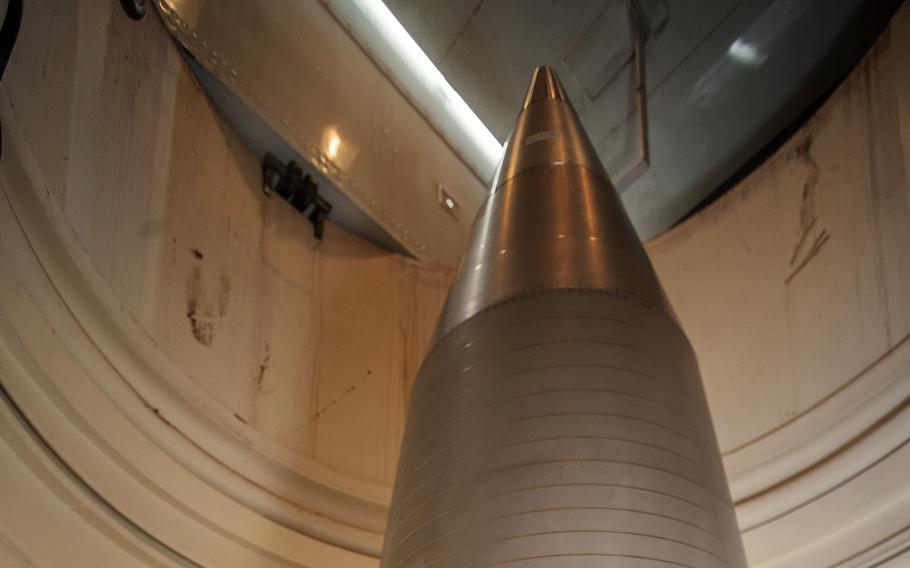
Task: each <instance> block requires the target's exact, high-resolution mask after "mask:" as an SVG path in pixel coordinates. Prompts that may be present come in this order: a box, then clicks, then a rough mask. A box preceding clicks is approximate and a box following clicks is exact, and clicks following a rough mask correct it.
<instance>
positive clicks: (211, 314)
mask: <svg viewBox="0 0 910 568" xmlns="http://www.w3.org/2000/svg"><path fill="white" fill-rule="evenodd" d="M190 252H191V253H192V255H193V266H192V267H191V268H190V271H189V273H188V274H187V276H186V318H187V319H188V320H189V322H190V332H191V333H192V334H193V338H194V339H195V340H196V341H197V342H198V343H199V344H201V345H205V346H206V347H208V346H210V345H211V344H212V341H213V340H214V338H215V324H216V323H217V322H218V321H220V320H221V318H223V317H224V316H225V314H227V309H228V304H229V302H230V298H231V279H230V277H229V276H228V275H227V274H226V273H224V272H221V274H220V275H219V277H218V288H217V292H216V294H215V299H214V303H213V302H212V301H211V300H210V299H209V296H208V294H207V292H206V290H205V286H204V285H203V278H202V261H203V259H204V258H205V257H204V255H203V254H202V252H201V251H199V250H198V249H195V248H194V249H190Z"/></svg>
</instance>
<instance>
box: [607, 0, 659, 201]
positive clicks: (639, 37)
mask: <svg viewBox="0 0 910 568" xmlns="http://www.w3.org/2000/svg"><path fill="white" fill-rule="evenodd" d="M626 8H627V9H628V10H629V27H630V28H631V29H632V42H633V43H634V45H633V49H634V51H635V55H634V57H635V100H636V106H637V107H638V161H637V162H635V163H634V164H633V165H632V166H631V167H630V168H629V169H627V170H626V171H624V172H623V173H622V174H621V175H620V176H619V179H617V181H616V189H617V191H619V192H622V191H625V190H626V189H628V188H629V186H631V185H632V184H633V183H635V181H636V180H638V178H640V177H641V176H642V174H644V173H645V172H646V171H648V168H649V167H651V147H650V142H649V140H648V89H647V83H646V79H647V78H646V75H645V43H646V42H647V41H648V36H649V34H650V30H651V24H650V22H649V21H648V15H647V14H645V11H644V10H643V9H642V7H641V4H639V3H638V0H626Z"/></svg>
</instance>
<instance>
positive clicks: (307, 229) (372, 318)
mask: <svg viewBox="0 0 910 568" xmlns="http://www.w3.org/2000/svg"><path fill="white" fill-rule="evenodd" d="M0 113H2V119H3V136H4V140H3V157H2V161H0V168H2V170H0V183H2V187H3V192H2V197H0V211H2V222H0V275H2V277H0V288H2V293H0V315H2V317H0V328H2V333H0V373H2V374H0V381H2V386H3V389H4V390H5V392H6V394H7V397H8V400H7V401H6V402H7V404H6V405H4V409H5V411H6V412H7V414H6V415H4V418H5V419H7V421H8V423H7V426H8V427H9V428H12V429H13V430H8V431H6V432H7V433H8V434H9V437H6V435H5V437H4V439H5V440H7V441H8V442H9V444H12V445H9V446H7V447H6V448H5V450H7V452H8V455H7V456H5V457H4V459H3V464H4V467H5V468H7V467H8V468H9V471H7V472H5V473H4V478H3V479H4V481H3V485H4V490H3V491H2V492H0V493H2V497H0V501H2V505H0V511H2V513H0V517H2V519H3V524H2V526H0V534H2V535H6V536H5V537H4V538H5V539H6V541H9V542H11V543H13V545H14V546H16V547H20V548H21V549H22V550H21V554H22V555H24V556H25V557H27V558H30V559H31V562H33V563H35V564H38V565H45V564H48V565H54V561H53V560H52V559H53V558H54V555H53V554H51V553H50V552H48V551H47V550H45V549H44V548H43V547H41V546H34V547H32V546H30V545H29V544H28V543H30V542H34V539H35V538H39V537H40V535H41V534H42V531H43V529H42V528H41V527H42V523H43V522H45V521H48V522H50V520H53V521H54V522H55V523H58V524H57V525H54V526H55V527H56V529H60V530H59V531H57V532H58V534H65V533H66V532H67V530H66V529H65V527H66V526H69V525H71V524H72V523H77V524H78V522H80V521H79V519H75V520H70V521H66V520H65V517H63V516H58V515H57V514H56V513H55V514H53V515H51V516H52V517H53V519H48V518H47V516H46V515H45V516H42V515H41V514H40V512H39V511H38V509H37V508H36V509H35V511H34V512H28V511H29V507H28V503H29V502H30V501H31V500H32V499H31V498H26V497H25V495H29V494H30V493H29V491H30V490H29V489H27V485H18V483H19V480H20V478H21V481H22V483H23V484H26V483H30V484H32V485H35V484H36V483H37V482H38V479H40V475H42V474H39V473H37V469H36V468H37V466H36V465H34V464H32V463H31V462H29V461H28V460H27V459H26V456H27V455H29V454H28V452H31V451H34V452H38V451H41V448H45V449H46V450H47V451H52V452H55V455H54V456H53V457H54V458H55V459H57V460H59V461H60V464H66V468H65V471H68V472H69V473H70V474H71V475H72V476H73V478H74V481H78V482H79V483H81V484H82V485H80V487H82V489H84V490H85V491H88V493H87V494H86V495H85V496H84V497H85V498H86V499H89V498H91V499H94V501H91V502H92V503H95V502H96V501H97V503H96V505H97V506H98V507H103V508H104V510H105V511H108V513H110V512H111V511H116V513H117V515H116V516H114V517H111V516H110V515H108V516H105V515H103V514H100V513H99V515H100V517H99V518H101V519H104V520H103V521H98V520H92V521H91V523H90V524H93V525H100V526H102V527H103V528H104V530H105V531H109V530H114V531H116V530H126V529H124V528H123V527H125V526H126V527H129V530H130V531H138V532H137V533H136V534H139V535H140V536H139V537H136V538H138V540H139V541H140V542H141V544H137V545H136V546H138V547H139V550H140V551H141V553H142V555H147V554H150V552H148V550H150V548H149V547H151V549H155V550H158V549H160V550H161V551H164V552H163V554H166V555H171V556H173V555H176V557H177V558H179V559H181V560H182V561H187V562H189V561H191V562H193V563H196V564H199V565H205V566H229V565H238V563H240V564H242V565H250V566H252V565H255V566H271V565H281V566H285V565H292V566H327V565H336V566H339V565H344V566H357V565H369V564H371V563H372V562H373V561H372V559H371V558H370V557H371V556H375V555H377V554H378V550H379V546H380V543H381V537H382V530H383V527H384V524H385V514H386V507H387V502H388V500H389V494H390V483H391V481H392V476H393V474H394V469H395V465H396V461H395V457H396V455H397V452H398V445H399V443H400V442H399V438H400V433H401V429H402V422H403V408H404V404H405V396H406V395H405V393H406V392H407V385H408V383H409V381H410V380H411V379H412V377H413V376H414V374H415V373H416V369H417V366H418V365H419V363H420V359H421V356H422V353H423V350H424V348H425V345H426V342H427V341H428V339H429V337H430V334H431V333H432V331H433V326H434V325H435V319H436V315H437V313H438V311H439V308H440V305H441V303H442V301H443V299H444V293H445V290H446V288H447V287H448V282H449V280H450V278H451V275H450V272H449V271H448V270H447V269H441V268H436V267H432V266H428V265H423V264H419V263H417V262H416V261H413V260H410V259H407V258H404V257H401V256H398V255H394V254H390V253H387V252H385V251H382V250H380V249H378V248H376V247H375V246H373V245H371V244H369V243H367V242H365V241H363V240H362V239H359V238H357V237H355V236H353V235H351V234H349V233H346V232H345V231H344V230H342V229H339V228H338V227H336V226H334V225H332V224H331V223H330V224H329V225H328V226H327V227H326V235H325V238H324V240H322V241H316V240H315V239H314V238H313V236H312V231H313V229H312V226H311V225H310V224H309V223H308V222H307V221H306V220H305V219H304V218H303V217H302V216H301V215H299V214H298V213H297V212H295V211H294V210H293V209H292V208H291V207H290V206H289V205H288V204H287V203H286V202H284V201H283V200H281V199H279V198H268V197H266V196H265V195H264V194H263V192H262V189H261V179H260V168H259V164H258V162H257V160H256V159H255V158H254V157H253V156H252V154H251V153H250V152H249V151H248V150H247V149H246V148H245V147H243V145H242V144H241V143H240V141H239V138H238V136H237V135H236V134H235V133H234V132H232V131H231V129H230V128H229V127H228V126H227V125H226V123H225V122H224V121H223V120H222V119H221V117H220V116H219V115H218V114H217V113H216V112H215V111H214V110H213V107H212V105H211V103H210V101H209V100H208V99H207V98H206V97H205V95H204V93H203V91H202V90H201V89H200V87H199V85H198V84H197V83H196V82H195V80H194V78H193V76H192V75H191V73H190V72H189V71H188V69H187V67H186V65H185V63H184V61H183V60H182V58H181V57H180V55H179V54H178V52H177V48H176V46H175V44H174V42H173V40H172V38H171V37H170V34H169V33H168V32H167V30H166V29H165V27H164V25H163V24H162V22H161V20H160V19H159V18H158V16H157V15H156V14H155V13H154V12H152V13H150V14H149V16H148V17H146V18H145V19H144V20H143V21H141V22H138V23H135V22H132V21H130V20H128V19H127V18H126V17H125V15H124V14H123V12H122V10H121V9H120V7H119V5H118V4H117V3H116V2H109V1H106V0H86V1H82V2H65V3H50V2H34V3H29V5H28V7H27V10H26V14H25V21H24V22H23V28H22V33H21V35H20V41H19V44H18V45H17V46H16V55H15V58H14V59H13V60H12V61H11V64H10V67H9V68H8V70H7V74H6V76H5V77H4V80H3V85H2V96H0ZM16 409H18V410H16ZM17 413H18V414H17ZM20 414H21V416H19V418H17V416H18V415H20ZM20 419H21V420H20ZM15 428H20V429H21V432H20V431H19V430H15ZM16 432H19V433H21V434H22V436H25V435H26V433H28V432H31V433H32V434H33V436H34V439H32V438H28V439H29V440H30V442H29V443H33V444H35V445H34V446H33V447H32V446H29V448H28V449H23V448H20V447H19V446H16V445H15V444H22V443H25V442H23V438H21V437H17V436H18V435H17V434H16ZM10 452H12V453H11V454H10ZM23 452H25V453H23ZM13 456H19V458H18V461H17V459H14V457H13ZM7 458H9V459H7ZM47 467H48V468H49V469H48V471H49V472H50V473H48V474H47V475H55V474H56V473H59V471H58V469H54V468H53V467H51V466H50V465H48V466H47ZM30 472H31V473H30ZM55 472H56V473H55ZM16 476H19V477H16ZM39 487H40V485H39ZM8 488H17V490H7V489H8ZM45 489H46V488H45ZM17 496H21V497H22V499H24V501H23V502H22V507H23V508H21V509H20V508H18V506H17V504H16V503H15V502H13V500H14V498H17ZM34 499H37V497H35V498H34ZM48 499H49V503H54V505H51V504H49V505H48V506H49V507H51V506H58V507H59V506H66V505H65V504H67V503H73V502H79V503H81V502H82V501H79V499H81V497H78V498H77V497H72V496H67V497H66V498H62V497H60V498H58V501H57V502H55V501H54V500H53V499H52V498H51V497H48ZM60 499H62V500H63V505H61V502H59V501H60ZM74 499H75V500H76V501H73V500H74ZM87 502H89V501H87ZM80 506H82V505H80ZM86 506H87V505H86ZM48 514H50V513H48ZM22 516H24V518H25V519H26V520H28V521H33V522H34V523H35V524H34V525H29V524H28V523H20V521H18V520H17V519H19V518H21V517H22ZM109 525H110V526H109ZM111 526H112V527H115V528H110V527H111ZM97 528H98V527H80V528H79V529H78V531H77V530H76V529H74V532H73V535H74V539H75V538H76V535H77V534H78V533H79V531H81V532H83V533H84V532H86V531H88V532H91V531H92V530H94V529H97ZM23 531H26V532H23ZM28 531H31V532H28ZM79 540H83V539H82V537H79ZM84 540H85V542H89V541H90V540H91V539H88V538H86V539H84ZM102 540H103V539H102ZM4 542H5V541H4ZM23 543H26V544H23ZM79 544H80V543H79V542H75V541H74V542H72V543H71V542H70V541H69V539H62V540H61V542H60V543H58V544H57V546H58V547H59V548H60V552H59V554H60V555H61V557H71V558H73V559H74V560H72V563H66V565H67V566H77V565H86V566H95V565H103V566H114V565H117V566H124V565H127V564H128V563H124V562H122V561H120V560H116V561H115V558H120V556H118V555H122V554H124V551H123V545H122V543H119V542H116V541H111V542H108V544H107V545H105V546H99V547H97V548H93V549H92V550H93V551H94V552H92V553H91V554H86V553H83V552H77V548H78V546H79ZM69 546H71V547H76V548H70V549H68V548H67V547H69ZM67 550H69V552H67ZM134 552H135V551H133V552H131V553H130V554H133V553H134ZM55 554H56V552H55ZM136 554H139V553H138V552H136V553H135V554H134V556H135V555H136ZM140 556H141V555H140ZM140 556H135V558H133V563H139V564H142V563H143V562H144V561H140V560H137V559H138V558H140ZM232 559H233V560H232ZM241 560H243V562H242V563H241Z"/></svg>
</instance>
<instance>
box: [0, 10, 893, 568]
mask: <svg viewBox="0 0 910 568" xmlns="http://www.w3.org/2000/svg"><path fill="white" fill-rule="evenodd" d="M20 37H21V39H20V43H19V45H18V46H17V48H16V52H15V55H14V59H13V61H12V62H11V64H10V67H9V69H8V71H7V75H6V77H4V81H3V83H2V85H0V118H2V124H3V157H2V160H0V188H2V191H0V385H2V387H3V390H4V393H5V395H4V397H3V398H2V399H0V488H2V491H0V566H7V565H10V566H19V565H23V566H29V565H35V566H42V567H44V566H66V567H70V566H105V567H106V566H118V567H119V566H182V565H201V566H219V567H221V566H251V567H252V566H255V567H257V568H259V567H266V566H311V567H314V568H321V567H328V566H345V567H347V566H353V567H356V566H375V565H376V564H377V562H376V559H375V555H376V554H377V552H378V547H379V543H380V540H381V532H382V529H383V526H384V515H385V510H386V506H387V503H388V499H389V484H390V481H391V476H392V475H393V471H394V467H395V461H396V456H397V445H398V439H399V436H400V433H401V432H400V428H401V423H402V417H403V412H404V404H405V399H406V393H407V390H408V386H409V381H410V380H411V379H412V378H413V376H414V375H415V374H416V370H417V366H418V365H419V363H420V359H421V356H422V352H423V350H424V348H425V345H426V342H427V340H428V338H429V335H430V333H431V332H432V326H433V323H434V320H435V317H436V314H437V312H438V309H439V306H440V304H441V301H442V298H443V295H444V291H445V289H446V287H447V284H448V281H449V278H450V273H449V272H448V271H447V270H444V269H439V268H433V267H431V266H428V265H424V264H420V263H416V262H413V261H410V260H407V259H404V258H401V257H399V256H395V255H391V254H388V253H385V252H383V251H380V250H378V249H376V248H375V247H373V246H372V245H369V244H368V243H365V242H363V241H362V240H360V239H358V238H356V237H354V236H352V235H350V234H347V233H345V232H344V231H343V230H340V229H338V228H337V227H334V226H332V225H329V226H328V227H327V234H326V238H325V240H323V241H322V242H321V243H317V242H316V241H314V240H313V238H312V236H311V228H310V226H309V225H308V224H307V223H306V222H305V221H304V220H302V219H300V218H299V216H297V215H296V214H295V213H294V212H293V211H292V210H291V209H290V208H289V207H288V206H286V204H284V203H282V202H281V201H279V200H277V199H267V198H265V197H264V196H263V195H262V194H261V191H260V188H259V183H260V180H259V173H258V165H257V163H256V161H255V159H254V158H253V157H252V156H251V155H250V154H249V152H248V151H247V150H246V149H245V148H244V147H243V146H242V145H241V144H240V143H239V141H238V138H237V136H236V134H235V133H233V132H232V131H231V130H230V128H229V127H228V126H227V125H226V124H225V123H224V121H223V120H221V119H220V117H219V116H218V114H217V113H216V112H215V111H214V110H213V108H212V106H211V104H210V103H209V101H208V100H207V99H205V97H204V96H203V94H202V91H201V90H200V88H199V86H198V85H197V84H196V83H195V82H194V80H193V79H192V77H191V75H190V74H189V72H188V71H187V69H186V67H185V65H184V63H183V62H182V60H181V59H180V58H179V56H178V54H177V53H176V50H175V48H174V46H173V43H172V40H171V38H170V37H169V34H168V32H167V30H165V29H164V26H163V24H162V23H161V21H160V20H158V19H157V18H156V16H151V17H149V18H146V20H144V21H142V22H141V23H138V24H137V23H133V22H130V21H128V20H127V19H126V18H125V17H124V16H123V15H122V14H121V12H120V8H119V6H118V4H117V3H116V2H113V1H107V0H81V1H79V2H33V3H30V4H29V10H27V12H26V21H25V22H24V24H23V31H22V35H21V36H20ZM906 53H910V7H908V6H905V7H904V9H903V10H902V11H901V12H900V13H899V14H898V16H897V18H896V19H895V21H894V22H893V23H892V26H891V28H890V30H889V31H888V32H887V33H886V35H885V36H884V37H883V38H882V39H881V41H880V42H879V44H878V45H877V46H876V48H875V49H874V50H873V51H872V52H871V53H870V54H869V56H868V57H867V58H866V60H865V61H864V62H863V64H862V65H861V66H860V67H859V68H858V69H857V70H856V71H855V72H854V73H853V74H852V75H851V77H850V78H849V80H848V81H847V82H846V83H845V84H844V85H843V86H842V87H841V88H840V89H839V90H838V91H837V92H836V93H835V94H834V96H833V97H832V98H831V100H829V101H828V102H827V103H826V105H825V106H824V107H823V109H822V110H821V111H820V112H819V113H818V115H817V116H816V117H815V118H814V119H813V120H812V121H811V122H810V123H809V124H808V125H807V126H806V127H805V128H804V129H802V130H801V131H800V132H799V133H797V135H796V136H794V138H793V140H791V141H790V142H789V143H788V144H787V145H785V146H784V147H783V148H782V149H781V150H780V151H779V152H778V153H777V154H776V155H775V156H773V157H772V158H771V159H770V160H769V161H768V162H767V163H766V164H765V165H764V166H762V167H761V168H759V169H758V170H757V171H756V172H755V173H754V174H753V175H752V176H750V177H749V178H748V179H746V180H745V181H744V182H743V183H741V184H740V185H739V186H738V187H736V188H734V189H733V190H731V192H730V193H729V194H728V195H726V196H724V197H723V198H722V199H720V200H719V201H717V202H716V203H714V204H712V205H711V206H710V207H708V208H707V209H706V210H704V211H703V212H701V213H700V214H698V215H696V216H695V217H693V218H691V219H690V220H688V221H687V222H685V223H684V224H682V225H680V226H679V227H677V228H675V229H674V230H672V231H670V232H669V233H667V234H666V235H664V236H663V237H661V238H659V239H657V240H655V241H653V242H651V243H648V245H647V246H648V250H649V252H650V254H651V256H652V258H653V260H654V263H655V266H656V267H657V269H658V272H659V273H660V275H661V277H662V279H663V281H664V284H665V286H666V288H667V291H668V294H669V295H670V297H671V299H672V301H673V303H674V305H675V307H676V309H677V311H678V312H679V315H680V318H681V319H682V321H683V324H684V326H685V327H686V329H687V331H688V333H689V335H690V338H691V340H692V342H693V344H694V345H695V347H696V350H697V351H698V353H699V357H700V361H701V367H702V371H703V376H704V380H705V385H706V390H707V393H708V396H709V399H710V402H711V406H712V411H713V413H714V419H715V423H716V426H717V430H718V437H719V439H720V443H721V446H722V449H723V450H724V452H725V461H726V465H727V468H728V473H729V475H730V478H731V485H732V488H733V491H734V494H735V498H736V499H737V501H738V513H739V515H740V521H741V524H742V526H743V528H744V529H745V539H746V544H747V548H748V551H749V554H750V558H751V561H752V563H753V565H755V566H768V567H770V566H780V567H784V566H788V567H789V566H793V567H795V566H799V567H803V566H831V565H839V566H866V565H885V564H887V565H893V566H902V565H905V564H906V562H907V558H906V555H904V556H902V557H901V556H899V555H900V554H901V553H902V551H903V550H905V549H906V548H907V546H908V545H910V518H908V516H910V483H908V482H907V479H908V475H907V473H906V472H907V471H910V450H908V449H907V447H906V444H907V441H908V432H910V417H908V412H910V411H908V410H907V408H906V406H907V401H908V400H910V346H908V341H907V335H908V333H910V292H908V290H910V223H908V222H907V219H910V188H908V185H910V184H908V182H910V65H907V61H906ZM434 206H435V205H434ZM889 562H890V564H888V563H889Z"/></svg>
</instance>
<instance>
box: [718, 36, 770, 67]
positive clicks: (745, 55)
mask: <svg viewBox="0 0 910 568" xmlns="http://www.w3.org/2000/svg"><path fill="white" fill-rule="evenodd" d="M727 54H728V55H729V56H730V57H731V58H732V59H733V60H734V61H737V62H739V63H742V64H743V65H761V64H762V63H764V61H765V56H764V54H762V52H761V51H759V50H758V48H757V47H756V46H754V45H752V44H751V43H747V42H745V41H743V40H741V39H738V40H736V41H734V42H733V43H732V44H730V48H729V49H728V50H727Z"/></svg>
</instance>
